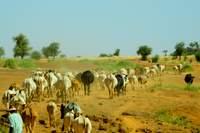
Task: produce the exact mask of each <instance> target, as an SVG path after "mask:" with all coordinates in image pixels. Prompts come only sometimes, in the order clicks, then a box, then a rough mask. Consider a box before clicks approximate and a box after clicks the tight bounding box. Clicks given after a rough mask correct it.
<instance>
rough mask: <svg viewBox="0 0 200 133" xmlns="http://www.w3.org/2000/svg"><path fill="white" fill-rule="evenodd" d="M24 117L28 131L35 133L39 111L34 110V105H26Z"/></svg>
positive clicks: (22, 113) (23, 112)
mask: <svg viewBox="0 0 200 133" xmlns="http://www.w3.org/2000/svg"><path fill="white" fill-rule="evenodd" d="M21 115H22V119H23V121H24V125H25V129H26V133H29V132H30V133H33V130H34V127H35V123H36V118H37V116H38V115H37V113H36V112H35V111H34V109H33V107H32V106H31V105H28V106H24V109H23V110H22V112H21Z"/></svg>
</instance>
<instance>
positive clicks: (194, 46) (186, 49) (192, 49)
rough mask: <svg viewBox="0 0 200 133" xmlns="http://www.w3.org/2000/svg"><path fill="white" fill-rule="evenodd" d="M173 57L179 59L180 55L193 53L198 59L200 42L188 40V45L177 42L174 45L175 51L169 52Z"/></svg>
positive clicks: (199, 56)
mask: <svg viewBox="0 0 200 133" xmlns="http://www.w3.org/2000/svg"><path fill="white" fill-rule="evenodd" d="M171 55H172V56H174V58H175V59H179V60H181V57H182V56H184V57H186V56H188V55H195V57H196V60H197V61H200V59H199V58H200V44H199V42H197V41H194V42H190V43H189V44H188V46H186V44H185V43H184V42H178V43H177V44H176V45H175V51H174V52H173V53H171Z"/></svg>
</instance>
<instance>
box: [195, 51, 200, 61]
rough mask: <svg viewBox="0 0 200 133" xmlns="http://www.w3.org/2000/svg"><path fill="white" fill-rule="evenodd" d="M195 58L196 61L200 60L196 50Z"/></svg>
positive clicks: (199, 53)
mask: <svg viewBox="0 0 200 133" xmlns="http://www.w3.org/2000/svg"><path fill="white" fill-rule="evenodd" d="M195 58H196V60H197V61H198V62H200V51H198V52H196V54H195Z"/></svg>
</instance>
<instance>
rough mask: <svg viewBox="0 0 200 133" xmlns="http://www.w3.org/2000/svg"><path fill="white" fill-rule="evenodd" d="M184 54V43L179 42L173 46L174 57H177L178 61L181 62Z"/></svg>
mask: <svg viewBox="0 0 200 133" xmlns="http://www.w3.org/2000/svg"><path fill="white" fill-rule="evenodd" d="M184 52H185V43H184V42H179V43H177V44H176V46H175V51H174V56H177V57H179V60H181V56H182V55H183V53H184Z"/></svg>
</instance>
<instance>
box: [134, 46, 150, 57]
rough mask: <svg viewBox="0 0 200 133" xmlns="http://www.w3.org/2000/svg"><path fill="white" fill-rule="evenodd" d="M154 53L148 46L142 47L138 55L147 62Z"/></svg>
mask: <svg viewBox="0 0 200 133" xmlns="http://www.w3.org/2000/svg"><path fill="white" fill-rule="evenodd" d="M151 52H152V48H150V47H148V46H147V45H143V46H140V47H139V49H138V51H137V54H138V55H141V56H142V60H146V59H147V56H148V55H150V54H151Z"/></svg>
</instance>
